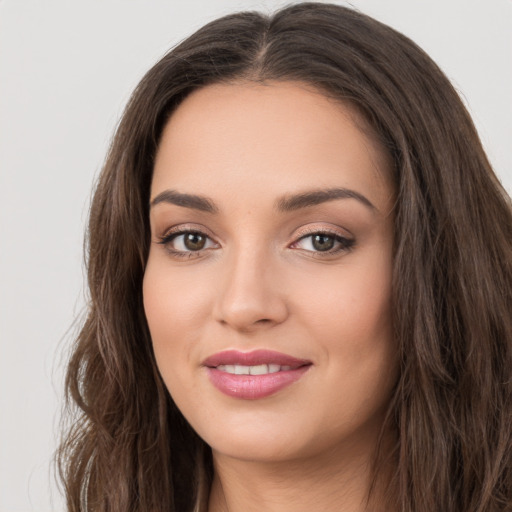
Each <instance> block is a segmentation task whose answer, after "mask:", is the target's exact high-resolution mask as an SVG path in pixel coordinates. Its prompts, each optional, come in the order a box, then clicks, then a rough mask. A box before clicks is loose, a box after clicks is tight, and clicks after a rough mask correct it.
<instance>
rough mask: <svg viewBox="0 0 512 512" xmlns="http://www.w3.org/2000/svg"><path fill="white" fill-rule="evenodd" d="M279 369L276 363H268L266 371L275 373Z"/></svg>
mask: <svg viewBox="0 0 512 512" xmlns="http://www.w3.org/2000/svg"><path fill="white" fill-rule="evenodd" d="M280 369H281V367H280V366H279V365H278V364H269V365H268V373H276V372H278V371H279V370H280Z"/></svg>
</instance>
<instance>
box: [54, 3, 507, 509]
mask: <svg viewBox="0 0 512 512" xmlns="http://www.w3.org/2000/svg"><path fill="white" fill-rule="evenodd" d="M238 80H249V81H257V82H263V81H267V80H281V81H285V80H286V81H299V82H302V83H307V84H309V85H312V86H314V87H315V88H317V89H318V90H319V91H321V92H323V94H325V95H328V96H329V97H332V98H336V99H337V100H339V101H340V102H342V103H347V102H348V103H350V104H351V105H354V106H356V108H357V109H358V110H359V111H360V112H361V113H362V114H363V116H364V117H365V119H366V120H367V122H368V123H369V125H370V126H371V127H372V130H373V131H374V132H375V134H376V135H377V136H378V138H379V140H380V141H381V142H382V143H383V145H384V147H385V148H386V149H387V151H388V153H389V155H390V156H391V157H392V161H393V164H394V168H393V180H394V183H395V186H396V190H397V203H396V210H395V246H394V270H393V298H392V300H393V315H394V326H395V337H396V340H397V344H398V347H399V348H398V350H399V361H400V372H399V377H398V381H397V383H396V386H395V390H394V396H393V399H392V401H391V403H390V405H389V410H388V414H387V417H386V422H385V426H384V427H383V428H391V429H392V430H393V431H394V432H395V433H396V439H397V445H396V447H395V448H394V452H393V460H394V462H395V464H394V474H393V481H392V488H393V493H394V499H395V508H396V509H398V510H400V511H401V512H432V511H443V512H491V511H492V512H496V511H510V510H512V319H511V312H512V308H511V306H512V213H511V203H510V199H509V197H508V195H507V194H506V192H505V191H504V190H503V188H502V186H501V185H500V183H499V181H498V180H497V178H496V176H495V175H494V173H493V171H492V169H491V166H490V164H489V162H488V160H487V158H486V155H485V153H484V150H483V149H482V146H481V143H480V141H479V138H478V135H477V133H476V130H475V127H474V125H473V123H472V121H471V119H470V116H469V115H468V113H467V111H466V109H465V108H464V106H463V104H462V102H461V100H460V99H459V97H458V94H457V92H456V91H455V90H454V88H453V87H452V86H451V84H450V83H449V81H448V80H447V78H446V77H445V76H444V75H443V73H442V72H441V71H440V70H439V68H438V67H437V66H436V65H435V64H434V63H433V62H432V60H431V59H430V58H429V57H428V56H427V55H426V54H425V53H424V52H423V51H422V50H421V49H420V48H418V46H416V45H415V44H414V43H413V42H412V41H410V40H409V39H408V38H406V37H405V36H403V35H402V34H400V33H398V32H396V31H395V30H393V29H391V28H389V27H388V26H386V25H383V24H382V23H379V22H377V21H375V20H374V19H372V18H370V17H367V16H365V15H363V14H361V13H359V12H356V11H354V10H352V9H348V8H344V7H340V6H336V5H330V4H324V3H300V4H297V5H291V6H288V7H286V8H284V9H281V10H279V11H277V12H275V13H274V14H273V15H271V16H265V15H262V14H259V13H255V12H242V13H237V14H233V15H229V16H225V17H223V18H220V19H218V20H216V21H213V22H211V23H209V24H208V25H206V26H204V27H203V28H201V29H200V30H198V31H197V32H196V33H195V34H193V35H192V36H191V37H189V38H188V39H186V40H185V41H183V42H182V43H181V44H179V45H178V46H176V47H175V48H174V49H172V50H171V51H170V52H169V53H168V54H166V55H165V56H164V57H163V58H162V59H161V60H160V61H159V62H158V63H157V64H156V65H155V66H154V67H153V68H152V69H151V70H150V71H149V72H148V73H147V74H146V75H145V77H144V78H143V79H142V81H141V82H140V84H139V85H138V87H137V88H136V90H135V92H134V93H133V95H132V97H131V99H130V101H129V103H128V105H127V107H126V110H125V112H124V114H123V116H122V119H121V122H120V124H119V127H118V129H117V132H116V134H115V137H114V138H113V141H112V144H111V147H110V150H109V153H108V156H107V159H106V162H105V165H104V168H103V170H102V173H101V175H100V177H99V181H98V183H97V186H96V191H95V194H94V198H93V201H92V206H91V211H90V220H89V226H88V238H87V245H88V258H87V266H88V284H89V290H90V295H89V296H90V299H89V304H88V315H87V318H86V320H85V321H84V324H83V326H82V329H81V332H80V334H79V336H78V338H77V340H76V343H75V345H74V347H73V354H72V357H71V360H70V362H69V367H68V371H67V377H66V390H67V396H68V401H67V404H68V408H69V409H70V412H71V413H73V414H75V416H73V417H74V418H75V419H74V422H73V423H72V426H71V427H70V428H69V429H68V431H67V433H66V437H65V438H64V440H63V442H62V445H61V447H60V451H59V453H58V462H59V468H60V476H61V480H62V481H63V483H64V489H65V494H66V497H67V506H68V510H69V511H70V512H78V511H81V512H92V511H94V512H107V511H108V512H127V511H130V512H162V511H163V510H165V511H177V512H184V511H187V510H193V509H195V510H204V509H205V507H206V503H207V496H208V491H209V483H210V481H211V477H212V464H211V453H210V450H209V448H208V447H207V446H206V445H205V443H204V442H203V441H202V440H201V439H200V438H199V437H198V436H197V435H196V434H195V433H194V432H193V430H192V429H191V427H190V426H189V425H188V423H187V422H186V421H185V420H184V418H183V417H182V416H181V413H180V412H179V411H178V410H177V408H176V406H175V404H174V403H173V401H172V399H171V397H170V395H169V393H168V392H167V390H166V388H165V386H164V384H163V382H162V379H161V377H160V375H159V372H158V369H157V366H156V363H155V357H154V355H153V351H152V345H151V339H150V335H149V331H148V327H147V323H146V319H145V315H144V310H143V303H142V279H143V275H144V268H145V264H146V259H147V255H148V249H149V242H150V234H149V233H150V230H149V223H148V203H149V189H150V183H151V179H152V169H153V161H154V157H155V153H156V150H157V147H158V143H159V139H160V136H161V133H162V130H163V127H164V125H165V123H166V121H167V120H168V118H169V116H170V115H171V114H172V112H173V111H174V109H175V108H176V107H177V105H179V103H180V102H181V101H182V100H183V99H184V98H185V97H186V96H187V95H188V94H190V93H191V92H192V91H194V90H196V89H198V88H201V87H205V86H207V85H208V84H212V83H220V82H222V83H230V82H233V81H238ZM298 108H300V106H298ZM377 476H378V475H377Z"/></svg>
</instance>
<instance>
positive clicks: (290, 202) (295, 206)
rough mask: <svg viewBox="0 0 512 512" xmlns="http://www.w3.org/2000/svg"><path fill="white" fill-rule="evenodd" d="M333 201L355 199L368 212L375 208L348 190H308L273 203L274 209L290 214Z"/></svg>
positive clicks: (365, 199)
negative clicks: (367, 209) (366, 208)
mask: <svg viewBox="0 0 512 512" xmlns="http://www.w3.org/2000/svg"><path fill="white" fill-rule="evenodd" d="M335 199H356V200H357V201H359V202H360V203H362V204H363V205H365V206H366V207H368V208H369V209H370V210H372V211H375V210H376V209H377V208H375V206H374V205H373V204H372V203H371V201H370V200H369V199H367V198H366V197H365V196H363V195H362V194H360V193H359V192H356V191H355V190H350V189H348V188H329V189H325V190H324V189H322V190H310V191H306V192H302V193H300V194H296V195H290V196H284V197H282V198H281V199H278V200H277V201H276V203H275V205H276V209H277V210H278V211H280V212H291V211H295V210H300V209H301V208H307V207H308V206H316V205H318V204H322V203H326V202H328V201H334V200H335Z"/></svg>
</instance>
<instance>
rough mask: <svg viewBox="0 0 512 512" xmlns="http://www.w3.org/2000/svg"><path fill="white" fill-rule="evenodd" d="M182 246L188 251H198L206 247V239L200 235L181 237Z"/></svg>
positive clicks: (191, 234) (192, 234)
mask: <svg viewBox="0 0 512 512" xmlns="http://www.w3.org/2000/svg"><path fill="white" fill-rule="evenodd" d="M183 244H184V245H185V247H186V248H187V249H188V250H189V251H200V250H201V249H203V248H204V246H205V245H206V237H205V236H204V235H202V234H201V233H187V234H185V235H183Z"/></svg>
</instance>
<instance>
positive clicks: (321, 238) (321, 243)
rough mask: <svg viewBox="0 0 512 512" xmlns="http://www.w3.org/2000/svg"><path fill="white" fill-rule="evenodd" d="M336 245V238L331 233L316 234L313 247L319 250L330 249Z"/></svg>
mask: <svg viewBox="0 0 512 512" xmlns="http://www.w3.org/2000/svg"><path fill="white" fill-rule="evenodd" d="M333 246H334V238H333V237H332V236H330V235H315V236H314V237H313V247H314V248H315V249H316V250H317V251H328V250H329V249H332V248H333Z"/></svg>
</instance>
